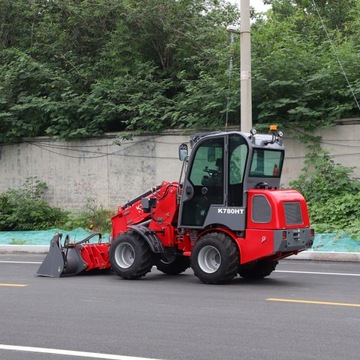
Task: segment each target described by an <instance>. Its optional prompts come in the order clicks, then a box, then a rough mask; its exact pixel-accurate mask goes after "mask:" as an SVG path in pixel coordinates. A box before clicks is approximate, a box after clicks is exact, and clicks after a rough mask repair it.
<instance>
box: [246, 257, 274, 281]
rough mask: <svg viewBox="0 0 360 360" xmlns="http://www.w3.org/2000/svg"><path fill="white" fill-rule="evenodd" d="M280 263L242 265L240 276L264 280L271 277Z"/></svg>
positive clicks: (260, 262) (259, 262)
mask: <svg viewBox="0 0 360 360" xmlns="http://www.w3.org/2000/svg"><path fill="white" fill-rule="evenodd" d="M277 264H278V261H277V260H275V261H257V262H255V263H252V264H246V265H242V266H241V267H240V270H239V275H240V276H241V277H243V278H245V279H263V278H264V277H266V276H269V275H270V274H271V273H272V272H273V271H274V270H275V268H276V265H277Z"/></svg>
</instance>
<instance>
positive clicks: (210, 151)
mask: <svg viewBox="0 0 360 360" xmlns="http://www.w3.org/2000/svg"><path fill="white" fill-rule="evenodd" d="M200 142H201V140H200ZM224 143H225V139H224V137H223V136H222V137H216V138H208V139H205V140H204V141H202V142H201V143H199V145H198V146H197V147H196V148H195V149H194V150H193V153H192V156H191V158H190V164H189V168H188V171H187V174H186V177H185V180H184V185H183V191H182V195H181V205H180V218H179V227H202V226H203V224H204V220H205V218H206V215H207V214H208V211H209V208H210V205H212V204H224V176H225V175H224V169H225V167H224Z"/></svg>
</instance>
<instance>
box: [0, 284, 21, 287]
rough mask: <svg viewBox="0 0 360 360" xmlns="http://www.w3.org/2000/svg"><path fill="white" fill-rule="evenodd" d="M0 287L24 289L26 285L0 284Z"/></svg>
mask: <svg viewBox="0 0 360 360" xmlns="http://www.w3.org/2000/svg"><path fill="white" fill-rule="evenodd" d="M0 286H9V287H25V286H28V285H27V284H0Z"/></svg>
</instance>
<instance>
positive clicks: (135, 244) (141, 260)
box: [109, 232, 152, 279]
mask: <svg viewBox="0 0 360 360" xmlns="http://www.w3.org/2000/svg"><path fill="white" fill-rule="evenodd" d="M109 256H110V263H111V267H112V269H113V270H114V272H115V273H116V275H118V276H120V277H122V278H124V279H139V278H141V277H142V276H145V275H146V274H147V273H148V272H150V270H151V267H152V252H151V250H150V248H149V245H148V244H147V242H146V241H145V240H144V239H143V238H142V237H141V236H140V235H139V234H137V233H135V232H127V233H123V234H121V235H119V236H117V237H116V238H115V239H114V240H113V241H112V243H111V246H110V253H109Z"/></svg>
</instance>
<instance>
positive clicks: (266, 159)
mask: <svg viewBox="0 0 360 360" xmlns="http://www.w3.org/2000/svg"><path fill="white" fill-rule="evenodd" d="M283 161H284V151H282V150H267V149H254V153H253V157H252V160H251V168H250V177H266V178H280V175H281V170H282V165H283Z"/></svg>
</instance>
